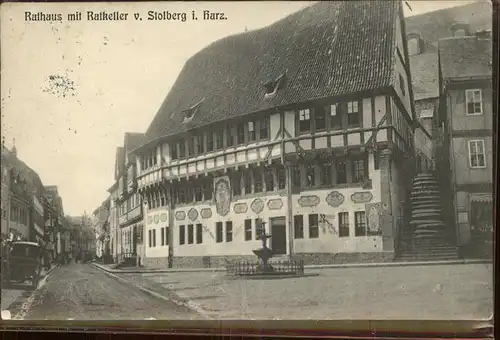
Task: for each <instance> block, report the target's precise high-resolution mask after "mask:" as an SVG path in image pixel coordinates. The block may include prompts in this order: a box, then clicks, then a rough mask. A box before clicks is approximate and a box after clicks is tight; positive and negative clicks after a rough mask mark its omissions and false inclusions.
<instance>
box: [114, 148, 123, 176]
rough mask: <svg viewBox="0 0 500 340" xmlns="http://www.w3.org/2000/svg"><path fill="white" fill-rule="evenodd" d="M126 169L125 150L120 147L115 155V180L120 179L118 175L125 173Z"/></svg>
mask: <svg viewBox="0 0 500 340" xmlns="http://www.w3.org/2000/svg"><path fill="white" fill-rule="evenodd" d="M124 167H125V148H124V147H123V146H118V147H117V148H116V155H115V179H118V176H117V175H118V173H120V172H121V171H123V169H124Z"/></svg>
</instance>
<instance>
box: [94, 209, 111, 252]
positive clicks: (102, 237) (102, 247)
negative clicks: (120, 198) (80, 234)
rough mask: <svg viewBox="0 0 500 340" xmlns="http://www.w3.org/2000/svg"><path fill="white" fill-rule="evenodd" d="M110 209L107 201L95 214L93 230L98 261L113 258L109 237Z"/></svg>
mask: <svg viewBox="0 0 500 340" xmlns="http://www.w3.org/2000/svg"><path fill="white" fill-rule="evenodd" d="M109 208H110V201H109V199H106V200H105V201H104V202H103V203H102V204H101V206H99V208H97V209H96V210H94V212H93V214H92V215H93V228H94V231H95V242H96V256H97V258H98V259H101V260H106V262H108V261H109V258H110V257H111V249H110V244H109V242H110V235H109Z"/></svg>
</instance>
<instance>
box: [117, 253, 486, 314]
mask: <svg viewBox="0 0 500 340" xmlns="http://www.w3.org/2000/svg"><path fill="white" fill-rule="evenodd" d="M306 272H307V273H315V274H318V276H309V277H303V278H289V279H275V280H269V279H267V280H245V279H235V278H230V277H227V276H226V274H225V273H223V272H202V271H199V272H197V273H195V272H171V273H122V274H115V275H119V276H120V277H123V278H126V279H128V280H130V281H131V282H133V283H134V284H136V285H137V286H140V287H147V288H148V289H151V290H154V291H155V292H159V293H161V294H164V295H165V296H172V297H173V298H177V299H185V300H189V301H190V303H192V304H195V305H196V306H197V307H198V309H199V310H202V311H203V312H204V313H205V314H206V315H207V316H209V317H211V318H214V319H371V320H374V319H406V320H414V319H420V320H424V319H425V320H429V319H435V320H437V319H439V320H443V319H450V320H470V319H488V318H489V317H490V316H491V315H492V313H493V268H492V265H491V264H477V263H476V264H460V265H434V266H404V267H369V268H331V269H321V270H318V269H309V270H306Z"/></svg>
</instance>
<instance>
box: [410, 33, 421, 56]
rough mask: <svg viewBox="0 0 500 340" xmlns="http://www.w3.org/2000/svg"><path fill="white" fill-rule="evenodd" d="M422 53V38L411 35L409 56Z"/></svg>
mask: <svg viewBox="0 0 500 340" xmlns="http://www.w3.org/2000/svg"><path fill="white" fill-rule="evenodd" d="M420 53H422V51H421V46H420V37H419V36H418V35H410V36H409V37H408V54H409V55H417V54H420Z"/></svg>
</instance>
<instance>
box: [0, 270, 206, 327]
mask: <svg viewBox="0 0 500 340" xmlns="http://www.w3.org/2000/svg"><path fill="white" fill-rule="evenodd" d="M32 293H33V294H32ZM12 294H13V292H12V291H11V290H7V289H6V290H2V310H3V309H4V308H10V309H12V311H11V313H12V317H13V318H16V314H17V315H19V314H22V317H21V319H25V320H67V319H74V320H136V319H147V318H155V319H170V320H171V319H200V316H199V315H198V314H196V313H195V312H193V311H191V310H189V309H187V308H185V307H180V306H178V305H176V304H174V303H172V302H167V301H164V300H161V299H158V298H155V297H152V296H150V295H148V294H146V293H144V292H142V291H140V290H139V289H137V288H135V287H134V286H133V285H132V284H127V283H122V282H120V281H118V280H116V279H114V278H111V277H108V276H107V275H106V274H105V272H103V271H100V270H99V269H96V268H94V267H91V266H89V265H87V264H70V265H66V266H63V267H60V268H56V269H55V270H54V272H53V273H52V274H51V275H50V276H49V277H48V278H47V282H46V283H45V285H43V286H41V287H39V289H37V290H36V291H35V292H29V291H26V292H25V293H21V294H19V295H18V296H17V298H15V302H14V303H12V304H10V306H8V307H7V303H6V304H5V305H4V303H3V300H4V296H8V295H12ZM10 300H12V298H11V299H10ZM29 300H31V301H30V303H29V304H28V306H27V307H25V308H27V309H26V310H20V308H21V305H23V304H25V302H27V301H29ZM18 318H19V317H18Z"/></svg>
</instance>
